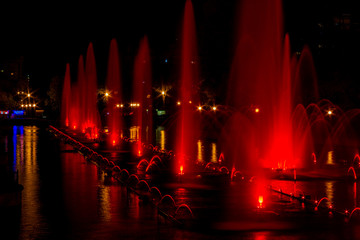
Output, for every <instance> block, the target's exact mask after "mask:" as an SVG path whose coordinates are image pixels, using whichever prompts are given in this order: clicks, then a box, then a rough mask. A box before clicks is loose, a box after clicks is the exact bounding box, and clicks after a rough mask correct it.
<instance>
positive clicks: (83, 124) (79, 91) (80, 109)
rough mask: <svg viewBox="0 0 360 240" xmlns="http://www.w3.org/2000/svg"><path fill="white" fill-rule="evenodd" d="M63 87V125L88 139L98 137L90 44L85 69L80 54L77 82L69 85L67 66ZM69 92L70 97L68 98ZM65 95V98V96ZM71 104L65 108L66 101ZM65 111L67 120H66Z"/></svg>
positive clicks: (93, 63) (94, 66)
mask: <svg viewBox="0 0 360 240" xmlns="http://www.w3.org/2000/svg"><path fill="white" fill-rule="evenodd" d="M65 76H66V77H65V82H64V89H63V96H64V97H63V106H62V109H63V112H64V113H63V117H64V118H65V125H66V126H67V123H68V126H69V127H70V128H71V129H72V130H79V131H81V133H83V134H84V135H85V136H86V137H87V138H89V139H97V138H98V137H99V129H100V116H99V111H98V108H97V76H96V65H95V57H94V53H93V47H92V44H91V43H90V44H89V47H88V50H87V56H86V69H84V59H83V56H82V55H80V57H79V63H78V72H77V82H76V83H73V84H72V85H71V86H69V85H70V69H69V68H68V67H67V71H66V74H65ZM70 93H71V98H70ZM65 96H67V99H66V97H65ZM70 99H71V104H70V106H69V107H68V108H67V105H66V104H67V102H70ZM66 113H67V114H68V122H66Z"/></svg>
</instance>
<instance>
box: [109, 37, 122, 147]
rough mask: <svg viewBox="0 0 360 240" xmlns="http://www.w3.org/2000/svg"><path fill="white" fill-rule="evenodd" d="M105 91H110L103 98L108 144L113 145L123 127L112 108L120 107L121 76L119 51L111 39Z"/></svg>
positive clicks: (114, 41)
mask: <svg viewBox="0 0 360 240" xmlns="http://www.w3.org/2000/svg"><path fill="white" fill-rule="evenodd" d="M106 89H109V90H110V91H111V96H110V97H109V93H108V92H106V93H105V96H107V97H108V98H107V109H108V111H109V115H108V118H107V125H108V127H109V129H108V130H109V132H110V134H111V137H110V139H109V140H110V143H111V142H112V144H113V145H115V144H116V141H117V140H118V136H120V135H121V129H122V126H123V122H122V117H121V112H120V111H119V109H116V108H114V107H112V106H114V105H115V104H116V107H117V108H119V107H121V105H122V104H121V105H120V104H119V102H121V98H122V94H121V92H122V89H121V74H120V60H119V51H118V45H117V42H116V39H112V40H111V42H110V49H109V59H108V69H107V76H106Z"/></svg>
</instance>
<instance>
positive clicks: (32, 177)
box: [13, 126, 48, 239]
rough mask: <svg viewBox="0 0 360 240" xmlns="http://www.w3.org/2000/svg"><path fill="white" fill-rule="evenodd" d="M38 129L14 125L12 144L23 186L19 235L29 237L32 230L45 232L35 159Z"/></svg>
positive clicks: (37, 168) (20, 181)
mask: <svg viewBox="0 0 360 240" xmlns="http://www.w3.org/2000/svg"><path fill="white" fill-rule="evenodd" d="M38 130H39V128H38V127H36V126H24V127H23V126H19V127H17V126H14V127H13V144H14V146H16V147H15V148H14V163H16V164H15V166H16V170H17V171H19V183H20V184H22V185H23V186H24V190H23V192H22V197H23V201H22V206H21V208H22V215H21V227H22V231H21V237H23V238H24V239H27V238H31V235H32V233H33V232H34V231H41V232H46V229H48V225H47V221H46V220H45V219H44V216H43V215H42V214H41V212H40V206H39V204H37V203H38V202H40V198H39V192H40V180H39V167H38V162H37V161H38V160H37V153H38Z"/></svg>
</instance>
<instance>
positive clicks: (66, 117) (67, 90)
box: [61, 63, 71, 127]
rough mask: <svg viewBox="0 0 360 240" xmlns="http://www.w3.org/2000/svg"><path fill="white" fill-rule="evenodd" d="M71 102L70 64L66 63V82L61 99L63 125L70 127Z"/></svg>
mask: <svg viewBox="0 0 360 240" xmlns="http://www.w3.org/2000/svg"><path fill="white" fill-rule="evenodd" d="M70 103H71V78H70V64H69V63H67V64H66V69H65V77H64V84H63V89H62V99H61V125H62V126H65V127H69V124H70Z"/></svg>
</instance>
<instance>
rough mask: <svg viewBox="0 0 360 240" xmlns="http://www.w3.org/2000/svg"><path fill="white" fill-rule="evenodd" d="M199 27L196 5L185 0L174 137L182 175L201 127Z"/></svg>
mask: <svg viewBox="0 0 360 240" xmlns="http://www.w3.org/2000/svg"><path fill="white" fill-rule="evenodd" d="M195 36H196V30H195V20H194V12H193V6H192V3H191V1H190V0H187V1H186V4H185V12H184V20H183V28H182V46H181V69H180V84H179V87H180V88H179V89H180V95H179V101H180V103H181V104H180V109H179V118H178V121H179V122H178V132H177V134H176V136H175V138H176V141H175V142H176V145H175V157H176V164H175V171H176V172H177V173H180V174H181V175H182V174H184V172H191V165H190V162H189V161H187V159H188V158H189V157H190V156H191V155H192V154H193V152H194V151H195V149H194V148H195V146H196V140H197V138H198V137H199V126H198V123H197V119H196V117H195V114H196V109H197V106H198V105H199V104H200V101H199V100H200V99H199V96H198V94H197V92H196V86H197V83H198V79H199V77H198V55H197V44H196V37H195Z"/></svg>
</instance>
